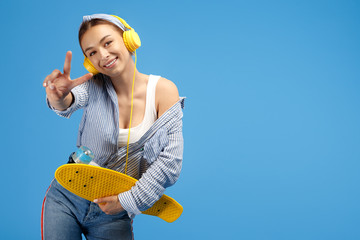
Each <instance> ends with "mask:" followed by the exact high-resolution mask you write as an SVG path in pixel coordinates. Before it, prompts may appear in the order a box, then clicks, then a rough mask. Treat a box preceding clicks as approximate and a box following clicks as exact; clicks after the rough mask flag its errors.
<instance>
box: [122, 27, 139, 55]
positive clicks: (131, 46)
mask: <svg viewBox="0 0 360 240" xmlns="http://www.w3.org/2000/svg"><path fill="white" fill-rule="evenodd" d="M123 39H124V43H125V46H126V48H127V49H128V50H129V51H130V52H134V51H135V50H136V49H138V48H139V47H140V46H141V41H140V37H139V35H138V34H137V33H136V32H135V30H134V29H130V30H128V31H125V32H124V33H123Z"/></svg>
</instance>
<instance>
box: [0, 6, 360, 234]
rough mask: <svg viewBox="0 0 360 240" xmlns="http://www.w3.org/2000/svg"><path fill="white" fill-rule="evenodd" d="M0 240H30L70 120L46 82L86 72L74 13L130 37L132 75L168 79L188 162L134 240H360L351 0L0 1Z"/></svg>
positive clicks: (67, 142)
mask: <svg viewBox="0 0 360 240" xmlns="http://www.w3.org/2000/svg"><path fill="white" fill-rule="evenodd" d="M0 9H1V12H2V14H1V15H0V27H1V28H0V29H1V39H0V41H1V52H0V53H1V57H0V61H1V62H0V68H1V75H0V76H1V82H2V83H1V94H0V100H1V125H0V127H1V144H0V147H1V154H2V158H1V168H0V169H1V170H0V184H1V198H0V206H1V209H2V210H1V218H0V238H1V239H29V240H30V239H40V213H41V205H42V200H43V197H44V194H45V192H46V189H47V187H48V185H49V184H50V181H51V180H52V178H53V176H54V172H55V170H56V168H57V167H58V166H60V165H62V164H64V163H65V161H66V159H67V157H68V155H69V153H70V152H72V151H73V150H74V149H75V144H76V136H77V128H78V126H79V121H80V118H81V114H82V113H81V112H80V111H79V112H77V113H76V114H75V115H73V117H72V118H71V119H70V120H68V119H63V118H60V117H58V116H56V115H55V114H54V113H53V112H51V111H50V110H49V109H48V108H47V106H46V104H45V91H44V89H43V87H42V82H43V80H44V78H45V77H46V76H47V75H48V74H50V73H51V72H52V71H53V70H54V69H55V68H58V69H60V70H62V68H63V62H64V59H65V53H66V51H67V50H72V51H73V61H72V71H71V76H72V77H73V78H77V77H79V76H81V75H83V74H85V73H86V71H85V69H84V68H83V67H82V61H83V56H82V53H81V50H80V48H79V45H78V42H77V31H78V27H79V25H80V23H81V20H82V16H83V15H87V14H93V13H109V14H116V15H119V16H120V17H122V18H124V19H126V20H127V22H128V23H129V24H130V25H131V26H132V27H134V28H135V30H136V31H137V32H138V33H139V35H140V37H141V40H142V44H143V45H142V46H141V48H140V49H139V50H138V51H137V54H138V69H139V70H140V71H141V72H143V73H147V74H150V73H151V74H159V75H162V76H164V77H166V78H168V79H171V80H172V81H173V82H174V83H175V84H176V85H177V86H178V89H179V92H180V95H181V96H186V97H187V100H186V106H185V109H184V137H185V153H184V161H183V170H182V174H181V177H180V179H179V181H178V182H177V183H176V184H175V186H173V187H171V188H169V189H168V190H167V191H166V194H168V195H170V196H172V197H173V198H175V199H176V200H177V201H178V202H180V203H181V204H182V205H183V207H184V212H183V215H182V216H181V217H180V218H179V219H178V220H177V221H176V222H174V223H166V222H164V221H162V220H160V219H157V218H154V217H151V216H146V215H141V216H138V217H136V219H135V222H134V232H135V239H173V240H177V239H249V240H267V239H269V240H270V239H271V240H281V239H284V240H285V239H286V240H288V239H307V240H318V239H326V240H330V239H360V228H359V224H360V205H359V202H360V190H359V181H360V174H359V170H360V162H359V160H360V111H359V109H360V94H359V91H360V70H359V69H360V68H359V67H360V31H359V29H360V2H359V1H355V0H354V1H344V0H339V1H310V0H305V1H285V0H284V1H266V0H263V1H228V0H223V1H219V0H217V1H211V0H209V1H190V0H184V1H93V0H88V1H69V0H63V1H17V0H14V1H5V0H4V1H1V3H0Z"/></svg>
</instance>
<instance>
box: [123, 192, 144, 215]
mask: <svg viewBox="0 0 360 240" xmlns="http://www.w3.org/2000/svg"><path fill="white" fill-rule="evenodd" d="M118 198H119V201H120V204H121V206H122V207H123V208H124V209H125V210H126V211H127V212H128V214H129V217H130V218H134V217H135V216H136V215H139V214H141V212H140V210H139V209H138V207H137V206H136V203H135V199H134V197H133V195H132V193H131V191H127V192H123V193H120V194H119V195H118Z"/></svg>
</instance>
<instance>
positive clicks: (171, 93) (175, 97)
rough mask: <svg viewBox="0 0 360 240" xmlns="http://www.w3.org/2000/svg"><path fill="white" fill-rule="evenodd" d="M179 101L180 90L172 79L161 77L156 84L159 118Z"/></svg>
mask: <svg viewBox="0 0 360 240" xmlns="http://www.w3.org/2000/svg"><path fill="white" fill-rule="evenodd" d="M177 101H179V91H178V89H177V87H176V85H175V83H173V82H172V81H170V80H168V79H166V78H163V77H161V78H160V79H159V81H158V83H157V85H156V94H155V102H156V109H157V112H158V118H159V117H160V116H161V115H162V114H163V113H164V112H166V111H167V110H168V109H169V108H170V107H171V106H173V105H174V104H175V103H176V102H177Z"/></svg>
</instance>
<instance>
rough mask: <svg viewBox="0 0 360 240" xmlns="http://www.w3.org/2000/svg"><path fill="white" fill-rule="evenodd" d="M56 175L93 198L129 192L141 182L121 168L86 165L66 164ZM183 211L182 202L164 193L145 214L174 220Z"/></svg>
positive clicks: (69, 187)
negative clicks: (123, 172)
mask: <svg viewBox="0 0 360 240" xmlns="http://www.w3.org/2000/svg"><path fill="white" fill-rule="evenodd" d="M55 178H56V180H57V181H58V182H59V183H60V184H61V186H63V187H64V188H65V189H67V190H69V191H70V192H72V193H74V194H76V195H78V196H79V197H82V198H85V199H86V200H89V201H93V200H94V199H97V198H101V197H107V196H113V195H118V194H119V193H122V192H125V191H128V190H130V189H131V187H132V186H134V185H135V183H136V181H137V180H136V179H135V178H132V177H130V176H128V175H125V174H122V173H119V172H117V171H114V170H110V169H107V168H102V167H96V166H92V165H86V164H65V165H62V166H60V167H59V168H58V169H57V170H56V172H55ZM182 211H183V207H182V206H181V205H180V204H179V203H178V202H176V201H175V200H174V199H173V198H171V197H169V196H166V195H165V194H164V195H163V196H162V197H161V198H160V199H159V200H158V201H157V202H156V203H155V204H154V205H153V206H152V207H151V208H149V209H148V210H146V211H144V212H142V213H143V214H147V215H152V216H156V217H159V218H161V219H163V220H165V221H166V222H174V221H175V220H176V219H178V218H179V217H180V215H181V213H182Z"/></svg>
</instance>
